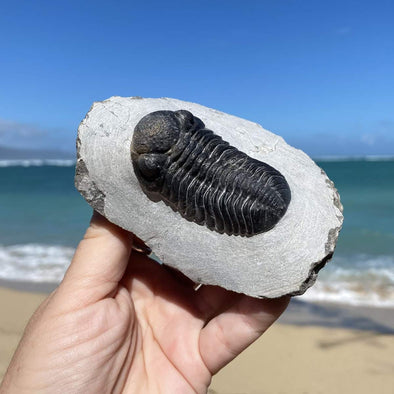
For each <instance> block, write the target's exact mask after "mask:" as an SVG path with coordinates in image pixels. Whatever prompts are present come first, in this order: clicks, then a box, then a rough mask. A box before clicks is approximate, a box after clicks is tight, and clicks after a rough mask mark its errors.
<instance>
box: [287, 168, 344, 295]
mask: <svg viewBox="0 0 394 394" xmlns="http://www.w3.org/2000/svg"><path fill="white" fill-rule="evenodd" d="M320 170H321V173H322V175H323V176H325V177H326V183H327V186H328V188H329V189H331V190H332V192H333V203H334V206H335V207H336V208H338V210H339V211H340V213H341V214H340V215H338V216H337V218H338V220H339V221H340V223H341V225H340V226H338V227H334V228H331V229H330V230H329V232H328V235H327V242H326V244H325V252H326V256H325V257H324V258H323V259H322V260H320V261H317V262H316V263H313V264H312V267H311V270H310V271H309V275H308V277H307V278H306V279H305V281H304V282H303V283H301V285H300V288H299V290H296V291H294V292H292V293H289V294H288V295H289V296H298V295H302V294H304V293H305V292H306V291H307V290H308V289H309V288H310V287H311V286H313V284H314V283H315V282H316V279H317V275H318V273H319V271H320V270H321V269H322V268H323V267H324V266H325V265H326V264H327V263H328V262H329V261H330V260H331V259H332V256H333V255H334V250H335V247H336V243H337V239H338V236H339V232H340V231H341V229H342V223H343V205H342V204H341V201H340V198H339V193H338V190H337V189H336V187H335V185H334V182H333V181H331V180H330V179H329V178H328V176H327V174H326V173H325V171H324V170H323V169H320Z"/></svg>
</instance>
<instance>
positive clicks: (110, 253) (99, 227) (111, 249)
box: [56, 212, 133, 309]
mask: <svg viewBox="0 0 394 394" xmlns="http://www.w3.org/2000/svg"><path fill="white" fill-rule="evenodd" d="M132 244H133V235H132V234H131V233H129V232H127V231H126V230H123V229H121V228H120V227H118V226H116V225H114V224H112V223H110V222H109V221H108V220H107V219H105V218H104V217H103V216H101V215H100V214H99V213H97V212H94V213H93V217H92V220H91V222H90V226H89V228H88V229H87V231H86V233H85V236H84V238H83V240H82V241H81V242H80V243H79V245H78V247H77V249H76V251H75V254H74V257H73V259H72V261H71V264H70V266H69V268H68V270H67V272H66V274H65V276H64V279H63V281H62V283H61V284H60V286H59V288H58V289H57V291H56V293H57V294H56V296H57V297H65V299H66V300H67V305H68V307H70V308H71V309H74V308H75V307H82V306H85V305H87V304H91V303H94V302H97V301H99V300H101V299H103V298H105V297H108V296H112V295H113V294H114V292H115V291H116V290H117V288H118V284H119V281H120V280H121V279H122V277H123V275H124V272H125V270H126V266H127V263H128V261H129V257H130V253H131V248H132Z"/></svg>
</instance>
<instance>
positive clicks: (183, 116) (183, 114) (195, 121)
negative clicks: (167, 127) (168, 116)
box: [174, 109, 205, 133]
mask: <svg viewBox="0 0 394 394" xmlns="http://www.w3.org/2000/svg"><path fill="white" fill-rule="evenodd" d="M174 114H175V116H177V117H178V119H179V121H180V123H181V129H182V130H183V131H188V132H191V133H193V132H194V131H196V130H199V129H202V128H204V127H205V125H204V123H203V122H202V121H201V120H200V119H199V118H197V117H195V116H193V114H192V113H191V112H189V111H186V110H184V109H180V110H179V111H175V112H174Z"/></svg>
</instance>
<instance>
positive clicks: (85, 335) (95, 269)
mask: <svg viewBox="0 0 394 394" xmlns="http://www.w3.org/2000/svg"><path fill="white" fill-rule="evenodd" d="M133 243H134V249H137V250H138V249H139V246H140V243H141V241H140V240H138V238H136V237H133V236H132V234H130V233H127V232H126V231H124V230H122V229H120V228H118V227H117V226H115V225H113V224H111V223H109V222H108V221H107V220H106V219H105V218H103V217H102V216H100V215H98V214H94V215H93V218H92V221H91V225H90V227H89V229H88V230H87V232H86V235H85V237H84V239H83V240H82V241H81V243H80V244H79V246H78V248H77V250H76V252H75V255H74V258H73V260H72V262H71V265H70V267H69V269H68V270H67V272H66V274H65V277H64V279H63V281H62V283H61V284H60V285H59V287H58V288H57V289H56V290H55V291H54V292H53V293H52V294H51V295H50V296H49V297H48V298H47V299H46V300H45V301H44V302H43V304H42V305H41V306H40V307H39V308H38V310H37V311H36V312H35V313H34V315H33V316H32V318H31V320H30V322H29V324H28V325H27V327H26V330H25V333H24V335H23V337H22V339H21V342H20V344H19V346H18V349H17V350H16V352H15V354H14V357H13V359H12V361H11V364H10V366H9V369H8V371H7V373H6V375H5V377H4V380H3V383H2V385H1V386H0V393H2V394H4V393H7V394H8V393H18V394H23V393H29V394H31V393H40V394H41V393H51V394H54V393H67V394H72V393H84V394H85V393H171V394H174V393H182V394H185V393H205V392H206V391H207V388H208V386H209V384H210V382H211V378H212V376H213V375H214V374H215V373H216V372H218V371H219V370H220V369H221V368H222V367H223V366H225V365H226V364H227V363H229V362H230V361H231V360H232V359H233V358H234V357H236V356H237V355H238V354H239V353H241V352H242V350H244V349H245V348H246V347H247V346H249V345H250V344H251V343H252V342H253V341H254V340H256V339H257V338H258V337H259V336H260V335H261V334H262V333H263V332H264V331H265V330H267V328H268V327H269V326H270V325H271V324H272V323H273V322H274V321H275V320H276V319H277V318H278V317H279V316H280V314H281V313H282V312H283V311H284V310H285V308H286V306H287V304H288V301H289V300H288V298H287V297H286V298H281V299H273V300H259V299H255V298H250V297H247V296H244V295H241V294H236V293H233V292H230V291H227V290H224V289H222V288H219V287H216V286H203V287H202V288H201V289H200V290H199V291H194V288H193V283H192V282H191V281H190V280H188V279H187V278H185V277H183V275H181V274H179V273H177V272H174V271H173V270H172V269H169V268H167V267H165V266H161V265H159V264H157V263H156V262H155V261H152V260H151V259H149V257H147V256H146V255H144V254H142V253H139V252H137V251H136V250H132V244H133Z"/></svg>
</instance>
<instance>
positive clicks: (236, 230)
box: [131, 110, 291, 236]
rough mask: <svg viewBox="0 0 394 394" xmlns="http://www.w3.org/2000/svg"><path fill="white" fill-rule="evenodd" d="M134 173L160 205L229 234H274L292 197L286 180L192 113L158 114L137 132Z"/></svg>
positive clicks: (146, 118) (145, 119) (144, 121)
mask: <svg viewBox="0 0 394 394" xmlns="http://www.w3.org/2000/svg"><path fill="white" fill-rule="evenodd" d="M131 157H132V160H133V166H134V171H135V173H136V176H137V178H138V180H139V182H140V184H141V186H142V188H143V190H144V191H145V193H147V194H148V196H150V197H151V198H152V199H154V200H155V201H158V200H163V201H165V202H166V203H167V204H168V205H170V206H171V207H172V208H173V209H174V210H175V211H177V212H179V213H180V214H181V215H182V216H183V217H184V218H186V219H187V220H190V221H193V222H196V223H198V224H201V225H204V224H205V225H206V226H207V227H208V228H209V229H210V230H215V231H217V232H219V233H226V234H228V235H242V236H252V235H254V234H258V233H261V232H264V231H268V230H270V229H271V228H272V227H274V226H275V224H276V223H278V221H279V220H280V219H281V218H282V216H283V215H284V214H285V212H286V210H287V207H288V205H289V203H290V199H291V193H290V188H289V185H288V184H287V182H286V179H285V178H284V176H283V175H282V174H281V173H280V172H279V171H277V170H276V169H275V168H273V167H271V166H270V165H268V164H266V163H263V162H261V161H258V160H256V159H253V158H251V157H249V156H248V155H246V154H245V153H243V152H240V151H239V150H238V149H236V148H234V147H233V146H231V145H230V144H229V143H228V142H225V141H223V139H222V138H221V137H220V136H218V135H216V134H215V133H214V132H213V131H211V130H208V129H206V128H205V125H204V123H203V122H202V121H201V120H200V119H199V118H197V117H195V116H193V114H191V113H190V112H189V111H185V110H180V111H175V112H173V111H156V112H152V113H150V114H148V115H146V116H144V117H143V118H142V119H141V120H140V121H139V123H138V124H137V126H136V127H135V129H134V134H133V139H132V144H131Z"/></svg>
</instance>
